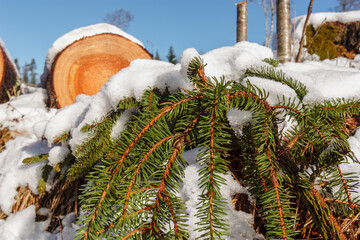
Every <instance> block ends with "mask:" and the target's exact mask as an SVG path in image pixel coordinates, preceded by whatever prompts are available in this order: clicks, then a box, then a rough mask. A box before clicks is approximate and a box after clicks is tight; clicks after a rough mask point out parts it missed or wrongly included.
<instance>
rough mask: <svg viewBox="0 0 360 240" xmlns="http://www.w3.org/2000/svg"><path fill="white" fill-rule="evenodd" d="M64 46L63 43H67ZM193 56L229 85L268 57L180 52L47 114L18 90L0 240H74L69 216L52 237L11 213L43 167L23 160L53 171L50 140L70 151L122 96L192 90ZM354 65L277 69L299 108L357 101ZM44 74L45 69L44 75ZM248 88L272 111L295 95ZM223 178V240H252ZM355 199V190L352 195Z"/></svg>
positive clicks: (38, 93) (261, 83)
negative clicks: (64, 138)
mask: <svg viewBox="0 0 360 240" xmlns="http://www.w3.org/2000/svg"><path fill="white" fill-rule="evenodd" d="M106 29H107V28H106ZM106 29H105V30H106ZM106 31H107V30H106ZM75 33H76V32H75ZM64 39H65V40H64V41H65V42H66V41H67V40H66V37H65V38H64ZM133 41H135V42H136V41H138V40H136V39H134V40H133ZM54 46H55V48H56V49H57V51H60V50H61V49H62V47H63V46H60V45H59V46H57V45H56V44H55V43H54ZM59 49H60V50H59ZM55 55H56V51H55V50H54V52H51V53H50V54H49V55H48V58H47V64H50V65H51V61H52V58H51V56H55ZM197 56H201V58H202V59H203V60H204V62H205V63H207V66H206V68H205V72H206V74H207V75H208V76H215V77H220V76H222V75H224V76H225V78H226V79H227V80H231V81H233V80H235V81H237V80H239V79H240V78H241V76H243V75H244V73H245V70H246V69H247V68H248V67H250V66H262V65H265V63H264V62H263V61H262V60H263V59H264V58H274V56H273V53H272V51H271V50H270V49H268V48H265V47H263V46H260V45H258V44H255V43H249V42H240V43H237V44H235V45H234V46H228V47H222V48H219V49H215V50H212V51H210V52H208V53H205V54H203V55H200V54H199V53H198V52H197V51H196V50H195V49H187V50H185V51H184V52H183V53H182V55H181V58H180V63H178V64H176V65H173V64H170V63H167V62H162V61H156V60H144V59H139V60H135V61H133V62H132V63H131V64H130V66H129V67H128V68H125V69H122V70H121V71H120V72H118V73H117V74H115V75H114V76H112V77H111V78H110V79H109V81H108V82H107V83H106V84H105V85H104V87H103V88H102V89H101V90H100V92H99V93H98V94H96V95H94V96H86V95H79V96H78V97H77V98H76V101H75V103H74V104H72V105H70V106H66V107H65V108H63V109H60V110H57V109H47V108H46V106H45V101H46V98H47V95H46V92H45V90H44V89H42V88H33V87H26V86H22V87H23V92H25V94H24V95H21V96H18V97H16V98H13V99H11V101H9V102H7V103H4V104H0V124H1V126H2V127H7V128H9V129H10V130H11V131H12V132H13V133H14V134H15V136H14V137H15V138H14V139H12V140H10V141H9V142H7V143H6V149H5V150H4V151H3V152H1V153H0V208H1V210H2V211H3V212H4V213H6V214H8V218H7V219H6V220H4V219H3V220H0V239H9V240H23V239H29V240H32V239H33V240H37V239H51V240H53V239H54V240H55V239H59V240H60V239H63V240H69V239H72V236H73V233H74V231H75V229H76V228H77V226H76V225H75V218H74V214H73V213H71V214H69V215H67V216H64V218H63V220H62V222H63V228H62V231H61V232H60V230H58V231H57V232H54V233H49V232H46V231H45V229H46V227H47V225H48V224H49V222H48V221H45V222H35V207H34V206H33V205H32V206H29V207H28V208H26V209H24V210H22V211H19V212H17V213H15V214H13V213H11V207H12V205H13V203H14V197H15V195H16V188H17V187H18V186H21V187H25V186H29V188H30V189H31V191H33V192H34V193H37V185H38V182H39V180H40V175H41V168H42V167H43V165H44V163H36V164H31V165H29V166H27V165H24V164H23V163H22V160H23V159H24V158H26V157H30V156H34V155H38V154H42V153H50V156H51V159H50V160H51V161H52V162H53V164H56V163H57V162H59V161H61V160H62V158H64V151H67V150H65V149H67V148H59V146H58V145H52V144H51V143H52V142H53V140H54V139H55V138H57V137H59V136H60V135H61V134H63V133H64V132H66V131H69V130H70V131H71V135H72V139H71V141H70V142H69V144H70V147H71V149H72V150H74V149H75V148H76V146H78V145H79V144H80V143H82V141H83V140H84V139H85V138H86V134H84V133H82V132H81V131H80V129H81V128H82V126H84V125H85V124H89V123H92V122H93V121H95V120H98V119H100V118H101V117H102V116H104V114H106V113H107V112H109V111H110V110H111V109H112V108H114V107H115V106H116V105H117V103H118V101H119V100H120V99H122V98H124V97H130V96H134V97H136V98H137V99H140V98H141V96H142V94H143V92H144V91H145V90H146V89H148V88H152V87H158V88H160V89H164V88H165V87H168V88H169V89H170V91H175V90H177V89H179V88H185V89H190V88H192V86H191V84H190V83H189V80H188V79H187V75H186V72H187V67H188V63H189V61H190V60H191V59H192V58H193V57H197ZM354 61H355V63H352V65H349V64H348V63H347V61H346V60H345V59H342V58H339V59H335V60H331V61H329V60H328V61H323V62H318V61H305V62H304V63H293V62H289V63H286V64H283V65H281V66H280V67H279V69H281V70H282V71H283V72H285V73H286V74H287V75H289V76H291V77H293V78H294V79H297V80H299V81H301V82H302V83H304V84H305V85H306V87H307V89H308V94H307V95H306V97H305V98H304V101H305V102H308V103H310V102H316V101H321V100H325V99H332V98H336V97H341V98H360V56H359V55H358V56H357V57H356V58H355V60H354ZM356 64H359V65H356ZM46 71H47V70H46V69H45V71H44V72H46ZM45 74H46V73H45ZM249 81H251V82H252V83H253V84H255V85H257V86H258V87H259V88H263V89H265V90H266V91H267V92H268V93H269V94H270V95H269V98H268V102H269V103H270V104H276V103H277V102H278V96H279V97H280V98H282V96H286V97H295V96H296V95H295V92H294V91H293V90H292V89H290V88H289V87H287V86H284V85H282V84H281V83H274V82H273V81H270V80H266V79H260V78H256V77H251V78H249ZM128 118H129V115H128V114H126V113H125V114H123V115H122V116H121V117H120V119H119V121H118V122H117V124H116V127H115V128H114V130H113V134H112V135H113V136H117V135H118V134H119V132H120V131H121V129H123V128H124V126H125V124H126V121H127V120H128ZM228 118H229V121H230V123H231V124H232V126H233V127H234V128H236V129H241V126H242V124H244V123H245V122H246V121H248V120H249V118H251V116H249V114H248V113H247V112H245V113H242V112H240V113H239V112H236V111H234V112H231V113H230V114H229V116H228ZM349 142H350V144H351V148H352V150H353V151H354V153H355V155H356V156H357V157H358V158H359V159H360V131H359V132H358V133H356V134H355V135H354V136H352V137H350V139H349ZM65 155H66V154H65ZM195 156H196V149H195V150H192V151H188V152H185V153H184V158H185V159H186V160H187V161H188V166H187V167H186V169H185V179H184V183H183V185H182V188H181V190H180V194H181V196H182V197H183V199H184V201H185V203H186V206H187V208H188V209H187V211H188V213H189V232H190V239H195V237H196V236H198V234H199V233H198V232H196V231H195V230H194V229H193V226H194V225H195V224H194V223H195V222H196V221H197V218H196V216H195V213H196V206H197V195H198V194H199V191H200V190H199V187H198V184H197V179H198V178H197V169H198V168H199V166H198V164H197V162H196V157H195ZM342 168H343V172H349V171H352V172H353V171H355V172H359V175H360V166H359V165H357V164H348V165H346V166H342ZM226 179H227V184H226V185H225V186H224V187H222V188H221V189H222V194H223V196H224V197H225V198H226V199H227V200H228V213H229V214H228V221H229V225H230V229H231V236H230V238H229V239H233V240H235V239H253V238H254V236H255V235H256V234H255V233H254V231H253V230H252V228H251V221H252V216H251V215H249V214H247V213H244V212H241V211H240V212H237V211H234V210H233V209H232V203H231V196H232V195H233V194H234V193H240V192H245V191H246V189H245V188H243V187H241V186H240V185H239V184H238V183H237V182H236V181H235V180H234V179H233V178H232V177H231V176H230V175H228V176H226ZM50 184H51V183H48V185H47V190H50V188H51V185H50ZM359 193H360V189H359V191H358V195H359ZM42 210H43V211H46V210H44V209H42Z"/></svg>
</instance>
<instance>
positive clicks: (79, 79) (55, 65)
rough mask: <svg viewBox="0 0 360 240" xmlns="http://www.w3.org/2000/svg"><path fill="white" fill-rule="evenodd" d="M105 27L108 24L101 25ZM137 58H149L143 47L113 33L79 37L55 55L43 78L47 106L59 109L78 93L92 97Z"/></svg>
mask: <svg viewBox="0 0 360 240" xmlns="http://www.w3.org/2000/svg"><path fill="white" fill-rule="evenodd" d="M101 26H107V25H100V27H101ZM137 58H146V59H151V58H152V56H151V54H150V53H148V52H147V51H146V50H145V49H144V47H143V46H141V45H140V44H138V43H137V42H134V41H132V40H131V39H129V38H127V37H124V36H122V35H118V34H114V33H100V34H96V35H93V36H85V37H82V38H80V39H78V40H76V41H74V42H72V43H71V44H69V45H68V46H67V47H65V48H64V49H63V50H62V51H60V52H59V53H57V54H56V56H55V57H54V60H53V62H52V64H51V69H50V71H49V74H48V75H47V79H46V88H47V91H48V93H49V105H50V106H51V107H58V108H62V107H64V106H66V105H70V104H72V103H74V100H75V98H76V96H77V95H79V94H82V93H83V94H86V95H93V94H96V93H97V92H99V90H100V88H101V87H102V86H103V85H104V84H105V83H106V81H107V80H108V79H109V78H110V77H111V76H112V75H114V74H115V73H117V72H118V71H120V70H121V69H122V68H125V67H127V66H129V64H130V62H131V61H133V60H135V59H137Z"/></svg>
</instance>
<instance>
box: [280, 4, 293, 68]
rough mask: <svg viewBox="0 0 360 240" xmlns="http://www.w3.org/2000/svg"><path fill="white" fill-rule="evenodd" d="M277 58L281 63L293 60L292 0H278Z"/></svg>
mask: <svg viewBox="0 0 360 240" xmlns="http://www.w3.org/2000/svg"><path fill="white" fill-rule="evenodd" d="M276 9H277V11H276V28H277V58H278V60H279V61H280V62H281V63H284V62H288V61H290V60H291V22H290V0H277V1H276Z"/></svg>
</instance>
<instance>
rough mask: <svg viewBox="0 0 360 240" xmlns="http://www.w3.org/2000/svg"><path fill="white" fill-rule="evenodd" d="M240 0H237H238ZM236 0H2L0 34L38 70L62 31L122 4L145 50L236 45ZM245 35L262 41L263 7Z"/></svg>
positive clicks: (319, 2) (302, 1) (299, 2)
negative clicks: (131, 19)
mask: <svg viewBox="0 0 360 240" xmlns="http://www.w3.org/2000/svg"><path fill="white" fill-rule="evenodd" d="M241 1H242V0H240V1H238V2H241ZM336 2H337V1H336V0H315V1H314V6H313V12H324V11H329V8H332V7H334V6H335V5H336ZM235 3H237V2H236V1H234V0H181V1H174V0H101V1H100V0H11V1H10V0H0V38H1V39H2V40H3V41H4V43H5V45H6V48H7V49H8V51H9V52H10V54H11V56H12V57H13V58H14V59H15V58H17V59H18V60H19V63H20V66H22V65H24V63H25V62H27V63H29V62H30V61H31V59H32V58H35V60H36V63H37V72H38V74H39V75H40V74H41V73H42V71H43V68H44V62H45V58H46V54H47V52H48V50H49V49H50V48H51V46H52V44H53V42H54V41H55V40H56V39H57V38H59V37H61V36H62V35H63V34H65V33H67V32H69V31H71V30H73V29H76V28H80V27H84V26H87V25H91V24H96V23H99V22H102V19H103V18H104V17H105V15H106V13H111V12H113V11H114V10H117V9H120V8H122V9H124V10H127V11H129V12H131V13H132V14H133V15H134V20H133V21H132V22H131V23H130V27H129V28H128V29H127V32H128V33H129V34H131V35H133V36H134V37H136V38H138V39H139V40H140V41H142V42H143V43H144V45H145V46H146V48H147V49H148V51H150V52H153V53H155V52H156V51H158V52H159V54H160V57H161V58H162V59H165V58H166V55H167V53H168V50H169V47H170V46H171V45H172V46H173V48H174V50H175V54H176V55H177V56H180V54H181V53H182V52H183V51H184V50H185V49H187V48H191V47H194V48H195V49H197V50H198V52H199V53H205V52H207V51H210V50H212V49H215V48H219V47H222V46H231V45H233V44H235V39H236V31H235V27H236V6H235ZM308 4H309V1H308V0H292V12H293V10H294V8H293V7H294V6H296V15H297V16H299V15H305V14H306V13H307V7H308ZM248 29H249V32H248V40H249V41H251V42H256V43H259V44H262V43H263V42H264V16H263V9H262V7H261V6H258V5H254V4H249V26H248Z"/></svg>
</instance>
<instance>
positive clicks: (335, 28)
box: [306, 21, 360, 60]
mask: <svg viewBox="0 0 360 240" xmlns="http://www.w3.org/2000/svg"><path fill="white" fill-rule="evenodd" d="M306 42H307V46H306V47H307V49H308V52H309V53H310V54H317V55H318V56H319V57H320V60H324V59H333V58H336V57H346V58H349V59H354V57H355V56H356V55H357V54H360V22H359V21H357V22H348V23H341V22H325V23H323V24H322V25H321V26H319V27H318V28H317V29H315V28H314V27H313V26H312V25H309V26H308V27H307V31H306Z"/></svg>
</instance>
